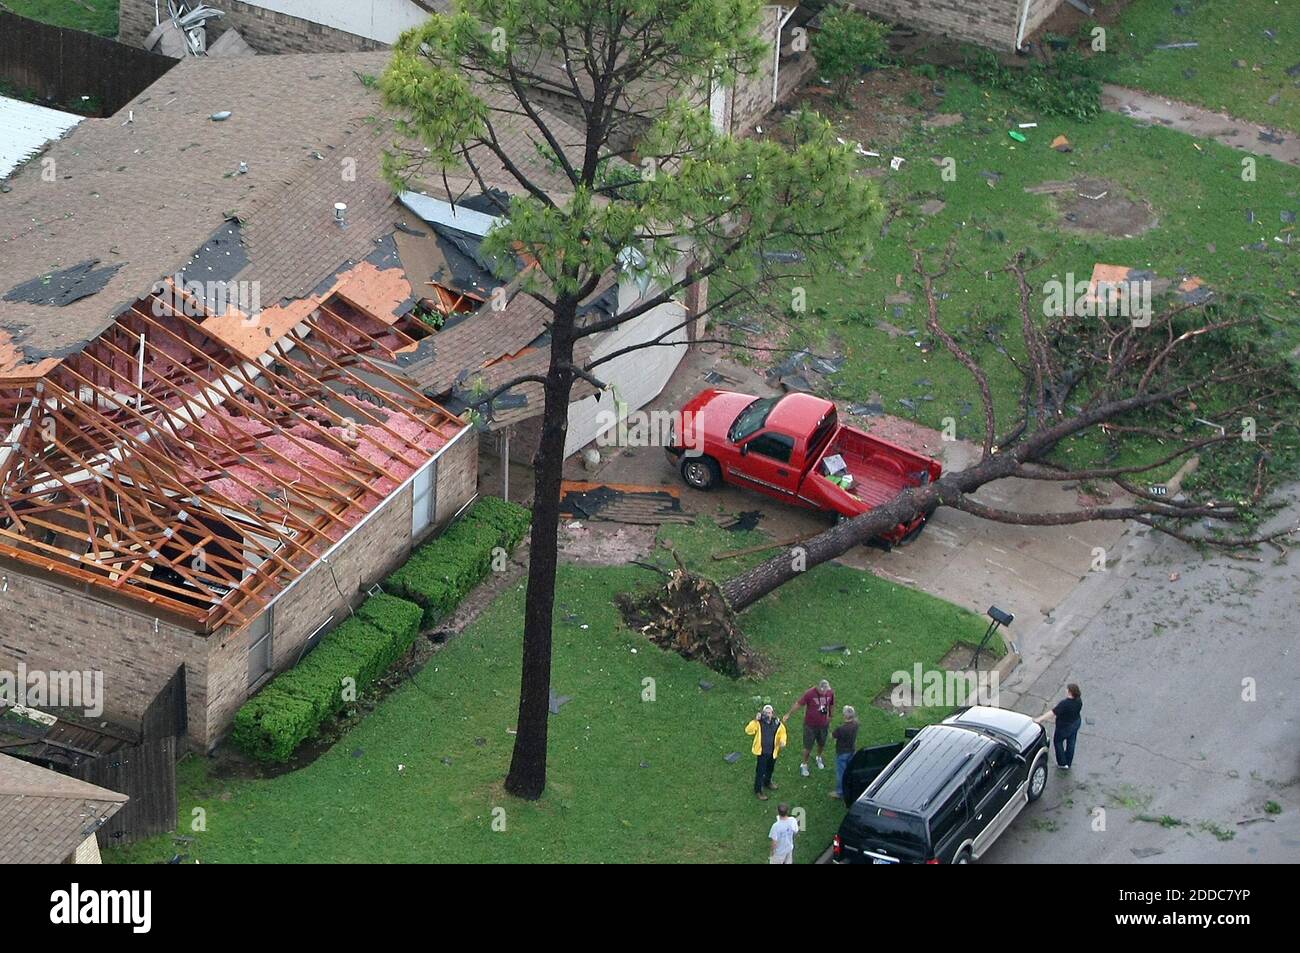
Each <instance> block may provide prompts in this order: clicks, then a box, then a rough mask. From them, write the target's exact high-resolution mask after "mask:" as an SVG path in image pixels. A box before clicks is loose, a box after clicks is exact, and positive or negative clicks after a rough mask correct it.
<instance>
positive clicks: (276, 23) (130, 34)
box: [117, 0, 388, 53]
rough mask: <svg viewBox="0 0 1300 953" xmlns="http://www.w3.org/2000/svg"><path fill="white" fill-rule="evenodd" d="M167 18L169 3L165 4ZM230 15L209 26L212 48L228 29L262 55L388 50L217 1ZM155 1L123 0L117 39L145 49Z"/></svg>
mask: <svg viewBox="0 0 1300 953" xmlns="http://www.w3.org/2000/svg"><path fill="white" fill-rule="evenodd" d="M161 6H162V10H163V15H164V16H165V15H166V6H167V5H166V3H165V2H164V3H162V4H161ZM209 6H213V7H216V8H217V9H218V10H221V11H223V12H224V13H225V14H226V15H225V16H224V17H222V18H221V19H220V20H216V21H211V22H209V24H208V45H211V44H212V43H213V41H215V40H216V38H217V37H218V36H220V35H221V34H222V33H223V32H225V31H226V30H227V29H229V28H231V27H234V28H235V29H237V30H238V31H239V32H240V34H241V35H242V36H243V38H244V39H245V40H247V41H248V45H249V46H251V47H252V48H253V49H255V50H256V51H257V52H259V53H354V52H358V51H361V50H381V49H387V47H388V44H386V43H380V42H378V41H376V40H369V39H366V38H365V37H361V36H356V35H354V34H352V33H345V32H343V31H342V30H336V29H333V28H332V27H327V26H322V25H321V24H319V23H312V22H311V21H309V20H303V19H300V18H299V17H294V16H289V15H288V14H285V13H275V12H274V11H271V10H266V9H263V8H262V7H256V6H252V5H251V4H247V3H241V2H240V0H213V2H212V3H210V4H209ZM154 24H155V20H154V0H121V8H120V10H119V13H118V34H117V38H118V39H119V40H121V41H122V42H123V43H129V44H130V45H132V46H143V45H144V41H145V37H147V36H148V35H149V31H150V30H152V29H153V28H154Z"/></svg>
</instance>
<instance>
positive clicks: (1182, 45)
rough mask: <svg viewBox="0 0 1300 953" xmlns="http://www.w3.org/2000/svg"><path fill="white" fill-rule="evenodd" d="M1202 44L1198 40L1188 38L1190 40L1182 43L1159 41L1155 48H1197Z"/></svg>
mask: <svg viewBox="0 0 1300 953" xmlns="http://www.w3.org/2000/svg"><path fill="white" fill-rule="evenodd" d="M1200 45H1201V44H1200V43H1198V42H1197V41H1196V40H1188V41H1186V42H1182V43H1157V44H1156V46H1155V49H1157V50H1194V49H1196V48H1197V47H1198V46H1200Z"/></svg>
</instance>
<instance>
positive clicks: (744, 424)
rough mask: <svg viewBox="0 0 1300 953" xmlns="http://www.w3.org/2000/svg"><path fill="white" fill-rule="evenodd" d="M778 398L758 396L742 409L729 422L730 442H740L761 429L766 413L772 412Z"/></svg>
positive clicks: (765, 421) (765, 420)
mask: <svg viewBox="0 0 1300 953" xmlns="http://www.w3.org/2000/svg"><path fill="white" fill-rule="evenodd" d="M778 400H780V398H779V397H760V398H759V399H758V400H756V401H754V402H753V403H752V404H750V405H749V406H748V407H746V408H745V409H744V410H742V411H741V412H740V415H739V416H738V417H736V419H735V420H733V421H732V422H731V430H730V432H728V434H727V439H728V440H730V441H731V442H732V443H740V442H741V441H742V440H744V439H745V438H746V437H748V436H749V435H750V434H754V433H758V432H759V431H760V430H762V429H763V424H765V423H767V415H768V414H770V413H771V412H772V408H773V407H775V406H776V402H777V401H778Z"/></svg>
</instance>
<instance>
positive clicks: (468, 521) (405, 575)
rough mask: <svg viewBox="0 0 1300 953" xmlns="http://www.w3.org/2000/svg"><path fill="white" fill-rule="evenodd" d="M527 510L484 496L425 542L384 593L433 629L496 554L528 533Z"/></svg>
mask: <svg viewBox="0 0 1300 953" xmlns="http://www.w3.org/2000/svg"><path fill="white" fill-rule="evenodd" d="M531 521H532V514H531V513H530V512H529V511H528V509H527V508H526V507H523V506H519V505H518V504H516V503H507V502H506V501H505V500H502V499H498V498H497V497H492V496H488V497H483V498H482V499H480V500H479V501H478V502H477V503H475V504H474V506H473V507H472V508H471V509H470V511H469V512H468V513H466V514H465V515H464V516H463V517H461V518H460V519H459V520H457V521H456V522H455V523H453V524H452V525H451V526H449V527H448V528H447V529H446V531H445V532H444V533H443V534H442V535H441V536H439V537H438V538H437V539H435V540H433V541H431V542H428V543H425V544H424V545H423V546H421V547H420V548H419V549H417V550H416V551H415V552H414V553H412V554H411V558H410V559H408V560H407V562H406V565H404V566H402V568H401V569H399V570H397V571H396V572H395V573H393V575H392V576H390V577H389V578H388V580H387V582H385V583H384V588H385V589H386V590H388V591H389V592H391V593H394V594H396V595H398V596H400V597H402V598H403V599H409V600H410V601H411V602H414V603H415V604H416V605H418V606H420V608H422V609H423V610H424V625H425V626H426V627H427V626H431V625H435V624H437V622H438V621H439V620H440V619H443V618H446V616H447V615H448V614H449V613H450V612H451V611H452V610H453V609H455V608H456V606H458V605H459V604H460V601H461V600H462V599H463V598H465V594H466V593H468V592H469V591H470V590H471V589H472V588H474V586H475V585H477V584H478V583H479V582H480V581H481V580H482V579H483V577H484V576H486V575H487V574H488V573H489V572H490V571H491V570H492V559H493V554H494V552H495V551H496V550H497V549H504V550H506V551H507V552H508V551H510V550H512V549H514V547H515V546H517V545H518V544H519V541H520V540H521V539H523V537H524V534H525V533H526V532H528V526H529V524H530V522H531Z"/></svg>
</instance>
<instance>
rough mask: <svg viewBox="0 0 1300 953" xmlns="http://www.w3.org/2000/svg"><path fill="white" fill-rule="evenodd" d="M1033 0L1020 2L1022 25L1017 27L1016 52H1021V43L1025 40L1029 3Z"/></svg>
mask: <svg viewBox="0 0 1300 953" xmlns="http://www.w3.org/2000/svg"><path fill="white" fill-rule="evenodd" d="M1031 3H1033V0H1021V2H1020V26H1018V27H1017V28H1016V52H1020V44H1021V43H1023V42H1024V41H1025V24H1026V23H1027V22H1028V20H1029V5H1030V4H1031Z"/></svg>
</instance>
